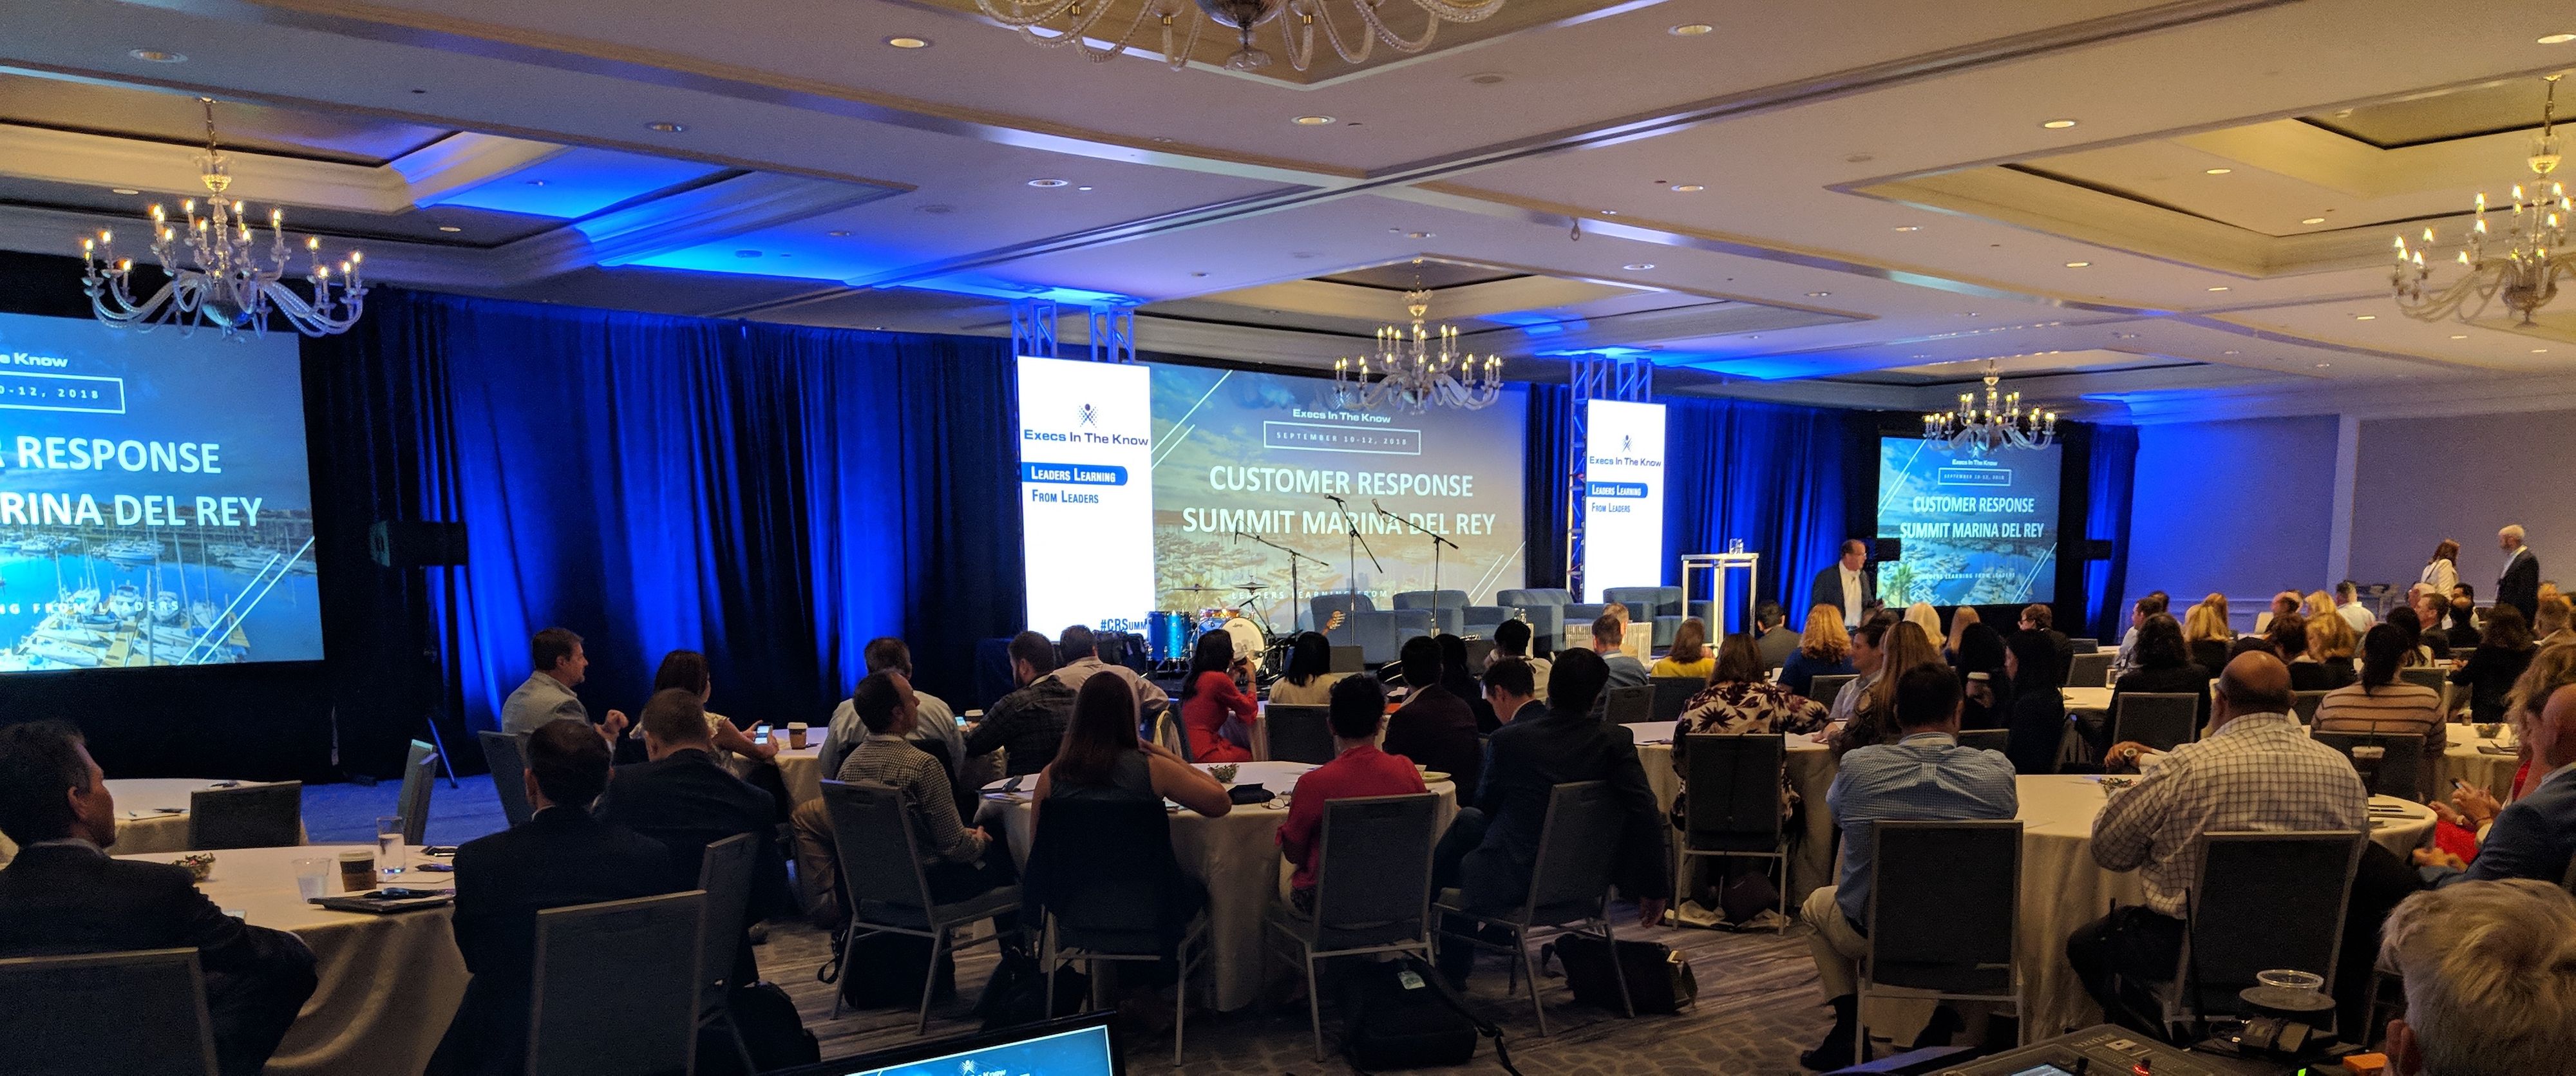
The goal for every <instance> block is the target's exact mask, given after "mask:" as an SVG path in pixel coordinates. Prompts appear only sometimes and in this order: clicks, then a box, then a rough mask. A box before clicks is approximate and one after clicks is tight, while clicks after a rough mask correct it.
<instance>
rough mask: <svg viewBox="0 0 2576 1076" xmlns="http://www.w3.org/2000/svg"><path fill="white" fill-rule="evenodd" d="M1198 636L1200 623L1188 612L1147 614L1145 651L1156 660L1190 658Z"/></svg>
mask: <svg viewBox="0 0 2576 1076" xmlns="http://www.w3.org/2000/svg"><path fill="white" fill-rule="evenodd" d="M1198 636H1199V632H1198V623H1197V622H1196V621H1194V620H1192V619H1190V615H1189V614H1187V613H1173V612H1152V613H1147V614H1145V652H1146V654H1147V655H1148V656H1150V657H1152V658H1153V659H1154V660H1156V661H1187V660H1189V657H1190V646H1191V644H1193V643H1196V642H1197V641H1198Z"/></svg>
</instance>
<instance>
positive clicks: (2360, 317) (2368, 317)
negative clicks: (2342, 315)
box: [2352, 314, 2379, 321]
mask: <svg viewBox="0 0 2576 1076" xmlns="http://www.w3.org/2000/svg"><path fill="white" fill-rule="evenodd" d="M2352 320H2354V321H2377V320H2379V315H2377V314H2355V315H2353V316H2352Z"/></svg>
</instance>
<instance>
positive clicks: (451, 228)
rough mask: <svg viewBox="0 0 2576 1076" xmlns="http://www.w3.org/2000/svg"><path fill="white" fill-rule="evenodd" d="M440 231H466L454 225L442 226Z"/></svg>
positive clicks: (439, 228) (439, 227)
mask: <svg viewBox="0 0 2576 1076" xmlns="http://www.w3.org/2000/svg"><path fill="white" fill-rule="evenodd" d="M438 230H439V231H442V232H461V231H464V230H465V229H463V228H459V227H457V226H455V225H453V224H441V225H439V226H438Z"/></svg>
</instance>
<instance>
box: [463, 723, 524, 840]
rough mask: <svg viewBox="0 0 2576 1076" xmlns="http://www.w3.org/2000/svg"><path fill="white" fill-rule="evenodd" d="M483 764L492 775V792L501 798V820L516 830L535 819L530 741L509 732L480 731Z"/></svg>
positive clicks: (477, 734)
mask: <svg viewBox="0 0 2576 1076" xmlns="http://www.w3.org/2000/svg"><path fill="white" fill-rule="evenodd" d="M474 738H475V739H476V740H478V741H480V742H481V743H482V744H483V765H484V767H485V768H486V769H489V770H490V771H491V772H492V791H493V792H494V793H496V794H498V795H499V796H500V797H501V817H502V818H503V819H504V820H505V821H507V822H509V823H510V825H511V826H512V827H513V828H516V827H518V826H524V825H526V824H527V823H528V819H530V818H533V817H535V816H536V813H537V810H536V806H535V805H534V804H531V803H529V802H528V782H527V773H528V742H527V741H526V740H523V739H520V738H519V737H518V736H515V735H512V734H510V733H507V732H488V731H487V732H478V733H475V734H474Z"/></svg>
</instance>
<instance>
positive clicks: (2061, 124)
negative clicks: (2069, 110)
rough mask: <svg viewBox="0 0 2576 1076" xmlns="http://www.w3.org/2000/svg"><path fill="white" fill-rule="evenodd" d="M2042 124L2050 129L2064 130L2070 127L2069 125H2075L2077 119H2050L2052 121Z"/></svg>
mask: <svg viewBox="0 0 2576 1076" xmlns="http://www.w3.org/2000/svg"><path fill="white" fill-rule="evenodd" d="M2040 126H2042V127H2046V128H2048V129H2049V130H2052V131H2063V130H2065V129H2067V128H2069V127H2073V126H2075V121H2074V120H2050V121H2048V122H2046V123H2042V124H2040Z"/></svg>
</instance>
